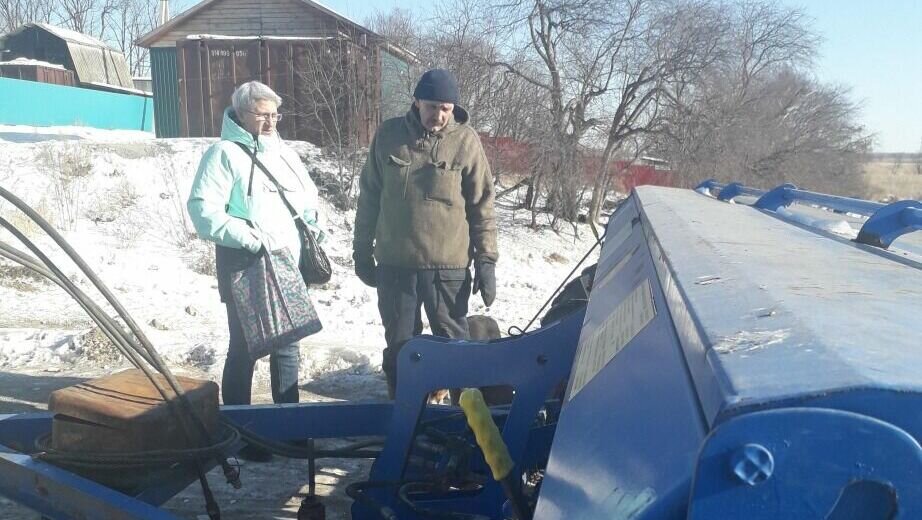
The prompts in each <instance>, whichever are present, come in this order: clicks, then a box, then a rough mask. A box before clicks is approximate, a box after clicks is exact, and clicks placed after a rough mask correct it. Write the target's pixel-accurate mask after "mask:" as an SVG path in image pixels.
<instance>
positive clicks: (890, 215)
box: [696, 179, 922, 249]
mask: <svg viewBox="0 0 922 520" xmlns="http://www.w3.org/2000/svg"><path fill="white" fill-rule="evenodd" d="M696 190H698V191H700V190H707V191H708V193H711V194H713V193H714V191H715V190H716V191H717V195H716V198H717V199H718V200H722V201H729V200H732V199H734V198H736V197H739V196H741V195H745V196H750V197H758V200H757V201H755V202H754V203H753V204H752V205H753V206H754V207H756V208H759V209H762V210H765V211H770V212H773V213H777V211H778V209H779V208H782V207H785V206H789V205H790V204H792V203H794V202H804V203H808V204H816V205H819V206H823V207H826V208H829V209H831V210H833V211H836V212H840V213H854V214H857V215H864V216H867V217H869V219H868V221H867V222H865V223H864V225H863V226H862V227H861V229H860V230H859V232H858V238H857V239H856V242H859V243H862V244H867V245H871V246H875V247H880V248H884V249H886V248H888V247H890V244H891V243H893V241H894V240H896V239H897V238H899V237H900V236H902V235H905V234H907V233H911V232H913V231H918V230H920V229H922V202H920V201H917V200H903V201H899V202H894V203H891V204H882V203H879V202H872V201H867V200H861V199H854V198H850V197H839V196H837V195H827V194H825V193H816V192H812V191H806V190H799V189H797V187H796V186H794V185H793V184H782V185H781V186H778V187H776V188H774V189H772V190H769V191H767V192H766V191H762V190H759V189H756V188H750V187H747V186H743V185H742V184H740V183H738V182H731V183H729V184H721V183H719V182H717V181H715V180H713V179H708V180H706V181H704V182H702V183H700V184H699V185H698V186H697V187H696Z"/></svg>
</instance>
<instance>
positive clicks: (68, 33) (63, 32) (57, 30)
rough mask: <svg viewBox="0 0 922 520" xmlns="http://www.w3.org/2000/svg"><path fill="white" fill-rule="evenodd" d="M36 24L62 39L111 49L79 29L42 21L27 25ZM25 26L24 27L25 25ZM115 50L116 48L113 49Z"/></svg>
mask: <svg viewBox="0 0 922 520" xmlns="http://www.w3.org/2000/svg"><path fill="white" fill-rule="evenodd" d="M29 25H34V26H35V27H41V28H42V29H44V30H46V31H48V32H50V33H51V34H53V35H55V36H57V37H58V38H61V39H62V40H67V41H69V42H74V43H79V44H81V45H89V46H91V47H105V48H107V49H111V47H109V46H108V45H106V43H105V42H104V41H102V40H97V39H96V38H93V37H92V36H89V35H87V34H83V33H79V32H77V31H72V30H70V29H65V28H64V27H58V26H57V25H51V24H47V23H41V22H30V23H27V24H26V25H25V26H29ZM25 26H23V27H25ZM112 50H114V49H112Z"/></svg>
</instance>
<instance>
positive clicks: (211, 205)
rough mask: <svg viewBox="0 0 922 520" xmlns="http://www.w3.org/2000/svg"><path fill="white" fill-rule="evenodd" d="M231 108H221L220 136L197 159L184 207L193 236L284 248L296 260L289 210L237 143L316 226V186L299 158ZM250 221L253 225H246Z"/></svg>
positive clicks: (247, 246)
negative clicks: (247, 126)
mask: <svg viewBox="0 0 922 520" xmlns="http://www.w3.org/2000/svg"><path fill="white" fill-rule="evenodd" d="M233 113H234V112H233V109H232V108H228V109H227V110H225V111H224V122H223V125H222V128H221V140H220V141H218V142H217V143H215V144H213V145H212V146H211V147H210V148H208V150H207V151H206V152H205V155H204V156H203V157H202V160H201V162H200V163H199V167H198V171H197V172H196V174H195V180H194V181H193V183H192V191H191V193H190V194H189V200H188V201H187V203H186V207H187V208H188V210H189V216H190V217H191V219H192V224H193V225H194V226H195V230H196V232H197V233H198V235H199V236H200V237H201V238H203V239H205V240H210V241H212V242H215V243H216V244H219V245H222V246H225V247H230V248H235V249H247V250H249V251H252V252H257V251H259V249H260V247H262V246H263V245H265V246H266V247H267V248H268V249H278V248H281V247H287V248H288V249H289V250H290V251H291V253H292V256H293V257H294V259H295V261H297V260H298V258H299V254H300V251H301V243H300V237H299V236H298V230H297V227H296V226H295V223H294V222H293V220H292V216H291V212H290V211H289V210H288V209H287V208H286V207H285V205H284V203H283V202H282V199H281V197H280V196H279V194H278V190H277V189H276V187H275V185H274V184H273V183H272V182H271V181H270V180H269V179H268V177H267V176H266V174H265V173H263V172H262V170H260V169H259V167H255V168H254V167H252V159H251V158H250V156H249V155H248V154H247V152H245V151H243V150H242V149H241V148H240V147H239V146H238V145H237V144H235V142H236V143H243V144H244V145H245V146H246V147H247V149H248V150H250V151H251V152H250V153H252V150H253V149H254V148H255V149H256V157H257V158H258V159H259V160H260V161H261V162H262V163H263V164H264V165H265V166H266V167H267V168H268V169H269V171H270V172H272V175H273V176H274V177H275V179H276V180H277V181H278V182H279V184H280V185H281V186H282V189H283V190H284V194H285V197H286V198H287V199H288V201H289V202H290V203H291V204H292V206H293V207H294V208H295V210H296V211H297V212H298V213H299V215H301V217H302V218H303V219H304V221H305V222H307V223H308V224H309V225H310V227H312V228H314V229H319V226H318V215H317V207H318V204H317V200H318V199H317V187H316V186H315V185H314V183H313V181H311V178H310V176H309V175H308V174H307V171H306V170H305V168H304V165H303V164H302V162H301V159H300V158H299V157H298V154H297V153H295V151H294V150H292V149H291V148H289V147H288V146H287V145H285V143H284V142H282V140H281V139H280V138H279V137H278V134H274V135H272V136H269V137H267V136H260V137H259V141H258V142H257V141H256V139H254V137H253V135H252V134H250V133H249V132H247V131H246V130H244V129H243V128H242V127H241V126H240V125H239V124H238V123H237V122H236V121H235V119H234V117H233ZM248 220H249V221H250V222H251V223H252V224H253V225H252V227H251V226H250V225H248V224H247V221H248Z"/></svg>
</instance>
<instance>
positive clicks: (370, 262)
mask: <svg viewBox="0 0 922 520" xmlns="http://www.w3.org/2000/svg"><path fill="white" fill-rule="evenodd" d="M354 260H355V275H356V276H358V277H359V280H361V281H362V283H363V284H365V285H367V286H369V287H375V286H376V285H377V275H376V274H375V259H374V257H368V258H365V259H362V260H358V259H354Z"/></svg>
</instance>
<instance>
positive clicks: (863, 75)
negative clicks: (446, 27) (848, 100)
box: [320, 0, 922, 152]
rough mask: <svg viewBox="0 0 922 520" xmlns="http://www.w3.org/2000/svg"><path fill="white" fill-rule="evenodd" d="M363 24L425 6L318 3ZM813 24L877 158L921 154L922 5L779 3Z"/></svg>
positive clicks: (820, 71)
mask: <svg viewBox="0 0 922 520" xmlns="http://www.w3.org/2000/svg"><path fill="white" fill-rule="evenodd" d="M320 1H321V2H322V3H323V4H325V5H327V6H329V7H331V8H333V9H335V10H337V11H338V12H340V13H342V14H344V15H347V16H349V17H350V18H352V19H354V20H356V21H358V22H362V21H364V20H365V18H366V17H367V16H368V15H369V14H371V13H372V12H374V11H376V10H385V11H386V10H389V9H391V8H393V7H395V6H397V7H401V8H404V9H420V10H423V11H425V10H426V9H427V8H428V6H429V5H432V1H431V0H427V1H421V0H365V1H362V0H320ZM781 3H782V4H784V5H788V6H792V7H799V8H801V9H803V10H804V11H805V13H806V14H807V15H808V16H810V17H811V18H812V19H813V23H814V25H813V28H814V30H815V31H816V32H817V33H818V34H819V35H820V36H822V38H823V43H822V45H821V46H820V55H819V56H818V58H817V63H816V64H817V67H816V73H817V76H818V78H819V79H820V80H822V81H824V82H830V83H835V84H837V85H844V86H848V87H850V88H851V89H852V99H854V100H856V101H859V102H860V103H861V105H862V114H861V122H862V123H863V124H864V125H865V126H866V127H867V128H868V130H869V131H871V132H873V133H875V134H876V136H877V140H876V143H875V148H876V150H877V151H882V152H920V151H922V150H920V147H922V0H879V1H870V0H781Z"/></svg>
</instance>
